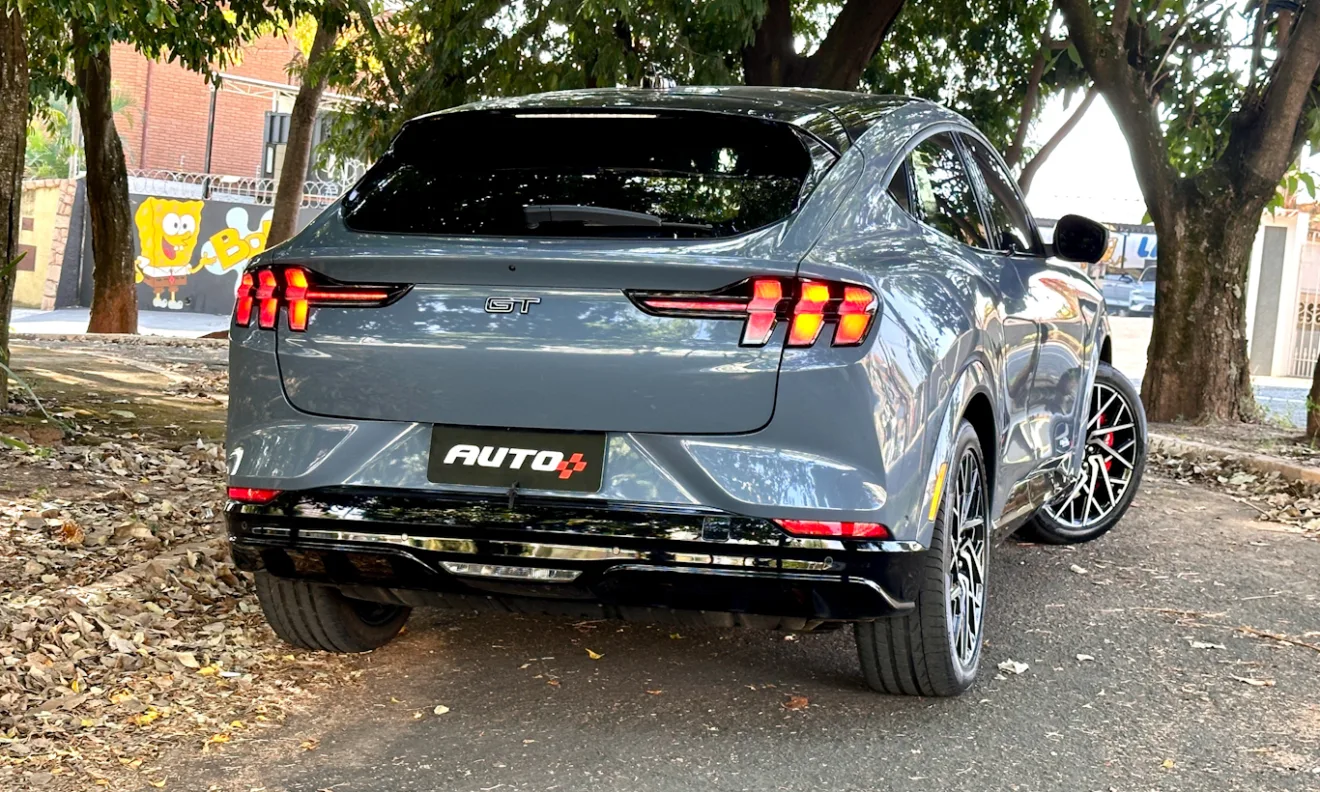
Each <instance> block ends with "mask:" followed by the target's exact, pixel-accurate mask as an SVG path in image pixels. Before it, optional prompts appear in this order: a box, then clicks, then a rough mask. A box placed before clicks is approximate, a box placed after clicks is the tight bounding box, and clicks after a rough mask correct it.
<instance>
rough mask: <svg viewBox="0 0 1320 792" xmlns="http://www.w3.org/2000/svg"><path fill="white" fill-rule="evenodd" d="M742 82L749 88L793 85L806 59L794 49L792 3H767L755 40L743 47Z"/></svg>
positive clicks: (771, 0)
mask: <svg viewBox="0 0 1320 792" xmlns="http://www.w3.org/2000/svg"><path fill="white" fill-rule="evenodd" d="M742 60H743V81H744V82H746V83H747V84H748V85H794V84H795V83H794V81H795V80H797V79H798V75H799V73H800V72H801V71H802V66H803V62H804V61H806V58H804V57H802V56H801V55H799V54H797V51H796V50H795V49H794V48H793V4H792V3H791V2H790V0H767V2H766V4H765V16H764V17H763V18H762V19H761V24H760V25H757V27H756V37H755V38H754V39H752V43H751V44H749V45H748V46H746V47H744V48H743V58H742Z"/></svg>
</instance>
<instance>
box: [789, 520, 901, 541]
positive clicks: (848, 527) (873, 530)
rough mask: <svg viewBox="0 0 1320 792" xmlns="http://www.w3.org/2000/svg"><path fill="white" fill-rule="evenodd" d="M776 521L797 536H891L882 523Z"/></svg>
mask: <svg viewBox="0 0 1320 792" xmlns="http://www.w3.org/2000/svg"><path fill="white" fill-rule="evenodd" d="M775 522H777V523H779V525H780V526H781V527H782V528H783V529H784V530H785V531H788V532H789V533H791V534H793V535H795V536H837V537H839V538H841V539H888V538H889V529H888V528H886V527H885V526H883V525H881V524H880V523H869V522H829V521H822V520H775Z"/></svg>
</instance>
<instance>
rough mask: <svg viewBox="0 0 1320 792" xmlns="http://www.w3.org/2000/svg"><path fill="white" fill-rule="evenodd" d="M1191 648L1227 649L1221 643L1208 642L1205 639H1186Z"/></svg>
mask: <svg viewBox="0 0 1320 792" xmlns="http://www.w3.org/2000/svg"><path fill="white" fill-rule="evenodd" d="M1188 643H1189V644H1190V645H1191V647H1192V648H1193V649H1227V648H1228V647H1226V646H1224V645H1223V644H1217V643H1209V642H1207V641H1188Z"/></svg>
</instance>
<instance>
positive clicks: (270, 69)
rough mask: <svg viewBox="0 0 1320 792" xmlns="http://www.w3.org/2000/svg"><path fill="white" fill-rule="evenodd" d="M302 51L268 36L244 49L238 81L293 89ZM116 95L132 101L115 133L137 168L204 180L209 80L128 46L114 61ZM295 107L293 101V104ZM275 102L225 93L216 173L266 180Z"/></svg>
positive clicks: (233, 67) (218, 120)
mask: <svg viewBox="0 0 1320 792" xmlns="http://www.w3.org/2000/svg"><path fill="white" fill-rule="evenodd" d="M296 57H298V48H297V46H296V45H294V44H293V42H291V41H289V40H287V39H285V38H283V37H282V36H264V37H262V38H260V39H257V40H255V41H253V42H251V43H250V44H248V45H247V46H246V47H245V48H244V49H243V54H242V58H241V60H240V62H239V63H236V64H230V65H229V66H226V67H225V69H224V71H225V72H227V73H230V74H236V75H241V76H244V77H252V78H255V79H259V80H267V81H270V82H276V83H282V84H284V83H289V82H290V80H289V75H288V67H289V64H290V63H291V62H293V61H294V59H295V58H296ZM110 65H111V74H112V76H113V80H114V84H115V91H116V93H118V94H120V95H122V96H123V97H124V98H126V99H127V100H128V103H129V104H128V106H127V107H125V108H124V109H123V110H122V111H120V113H119V115H118V116H117V117H116V119H115V126H116V127H117V128H118V130H119V135H120V137H121V138H122V139H123V142H124V156H125V158H126V159H127V160H128V166H129V167H130V168H143V169H152V170H155V169H159V170H178V171H192V172H198V173H200V172H202V171H203V170H204V165H205V161H206V120H207V113H208V109H209V104H210V99H211V91H210V86H209V85H208V84H207V82H206V80H205V79H204V78H203V77H202V75H200V74H197V73H196V72H190V71H188V70H186V69H184V68H183V67H182V66H180V65H178V64H177V63H168V62H165V61H155V62H148V61H147V59H146V58H145V57H143V56H142V55H141V54H140V53H138V52H137V51H136V50H134V49H133V48H132V47H130V46H128V45H124V44H116V45H114V48H113V49H112V51H111V53H110ZM289 101H291V100H289ZM271 109H273V107H272V100H271V99H270V98H269V97H267V98H262V97H255V96H245V95H242V94H239V93H237V92H235V91H232V90H222V91H220V94H219V96H218V97H217V100H216V117H215V138H214V143H213V144H212V150H211V172H212V173H222V174H227V175H233V176H260V175H261V157H262V144H261V136H262V130H263V128H264V124H265V114H266V112H267V111H268V110H271Z"/></svg>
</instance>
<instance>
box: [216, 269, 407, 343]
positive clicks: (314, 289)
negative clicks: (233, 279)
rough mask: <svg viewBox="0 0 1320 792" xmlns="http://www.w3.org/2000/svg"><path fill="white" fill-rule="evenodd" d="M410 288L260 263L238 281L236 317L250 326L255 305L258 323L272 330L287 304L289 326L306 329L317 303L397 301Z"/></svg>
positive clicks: (379, 303)
mask: <svg viewBox="0 0 1320 792" xmlns="http://www.w3.org/2000/svg"><path fill="white" fill-rule="evenodd" d="M409 288H411V287H409V286H394V285H391V286H374V285H373V286H356V285H350V284H346V283H338V282H336V281H332V280H330V279H329V278H325V277H323V276H321V275H318V274H316V273H314V272H310V271H308V270H306V269H303V268H302V267H278V268H276V267H260V268H258V269H256V270H250V271H248V272H244V273H243V279H242V280H240V281H239V284H238V294H237V299H236V300H235V302H234V321H235V322H236V323H237V324H238V325H239V326H240V327H248V326H250V325H251V324H252V313H253V308H254V307H255V309H256V313H257V326H258V327H261V328H263V329H265V330H273V329H274V328H275V325H276V324H277V322H278V321H279V313H280V308H281V307H284V308H286V309H287V311H288V316H289V329H290V330H294V331H303V330H306V329H307V321H308V318H309V317H310V315H311V311H312V308H314V307H315V306H318V305H326V306H339V307H350V306H352V307H363V308H372V307H379V306H382V305H388V304H389V303H392V302H394V301H395V300H397V299H398V298H399V297H401V296H402V295H403V293H404V292H406V291H408V289H409Z"/></svg>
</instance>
